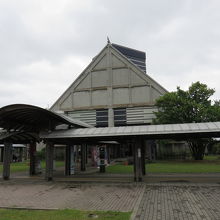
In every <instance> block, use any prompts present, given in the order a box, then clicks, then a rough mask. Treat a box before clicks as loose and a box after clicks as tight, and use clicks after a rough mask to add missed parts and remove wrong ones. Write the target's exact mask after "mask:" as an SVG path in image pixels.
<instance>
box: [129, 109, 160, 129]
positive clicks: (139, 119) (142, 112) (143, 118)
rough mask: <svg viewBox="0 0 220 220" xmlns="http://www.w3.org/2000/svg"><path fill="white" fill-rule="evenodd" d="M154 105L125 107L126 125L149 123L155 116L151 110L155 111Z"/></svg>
mask: <svg viewBox="0 0 220 220" xmlns="http://www.w3.org/2000/svg"><path fill="white" fill-rule="evenodd" d="M156 111H157V108H156V107H133V108H127V109H126V114H127V125H131V124H149V123H152V119H153V118H155V115H154V113H153V112H156Z"/></svg>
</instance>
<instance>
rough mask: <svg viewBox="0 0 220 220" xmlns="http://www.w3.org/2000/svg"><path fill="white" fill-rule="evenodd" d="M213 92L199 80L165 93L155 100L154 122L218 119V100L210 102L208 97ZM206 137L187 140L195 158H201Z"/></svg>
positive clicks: (167, 122) (219, 116)
mask: <svg viewBox="0 0 220 220" xmlns="http://www.w3.org/2000/svg"><path fill="white" fill-rule="evenodd" d="M214 93H215V90H214V89H211V88H208V87H207V85H206V84H202V83H200V82H196V83H193V84H192V85H191V86H190V87H189V89H188V90H186V91H184V90H182V89H180V87H177V91H175V92H169V93H166V94H165V95H164V96H161V97H160V98H159V99H157V100H156V105H157V107H158V112H155V115H156V119H155V120H154V123H156V124H175V123H192V122H195V123H196V122H210V121H218V120H220V102H219V101H215V102H214V103H213V104H212V101H211V99H210V97H211V96H212V95H213V94H214ZM207 143H208V141H207V139H206V140H204V139H196V140H188V144H189V147H190V151H191V153H192V156H193V158H194V159H195V160H202V159H203V157H204V153H205V147H206V145H207Z"/></svg>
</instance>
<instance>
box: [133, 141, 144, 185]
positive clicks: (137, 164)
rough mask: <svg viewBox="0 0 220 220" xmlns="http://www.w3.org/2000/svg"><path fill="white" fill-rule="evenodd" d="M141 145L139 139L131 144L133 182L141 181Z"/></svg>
mask: <svg viewBox="0 0 220 220" xmlns="http://www.w3.org/2000/svg"><path fill="white" fill-rule="evenodd" d="M141 143H142V141H141V140H140V139H139V138H136V139H135V140H134V143H133V149H134V151H133V152H134V181H135V182H141V181H142V154H141Z"/></svg>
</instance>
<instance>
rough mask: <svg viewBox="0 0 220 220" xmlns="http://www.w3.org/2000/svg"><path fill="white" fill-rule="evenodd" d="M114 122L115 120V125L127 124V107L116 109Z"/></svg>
mask: <svg viewBox="0 0 220 220" xmlns="http://www.w3.org/2000/svg"><path fill="white" fill-rule="evenodd" d="M114 122H115V126H124V125H126V108H115V109H114Z"/></svg>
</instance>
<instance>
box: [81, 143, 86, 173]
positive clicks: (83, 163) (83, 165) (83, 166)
mask: <svg viewBox="0 0 220 220" xmlns="http://www.w3.org/2000/svg"><path fill="white" fill-rule="evenodd" d="M85 170H86V144H81V171H85Z"/></svg>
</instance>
